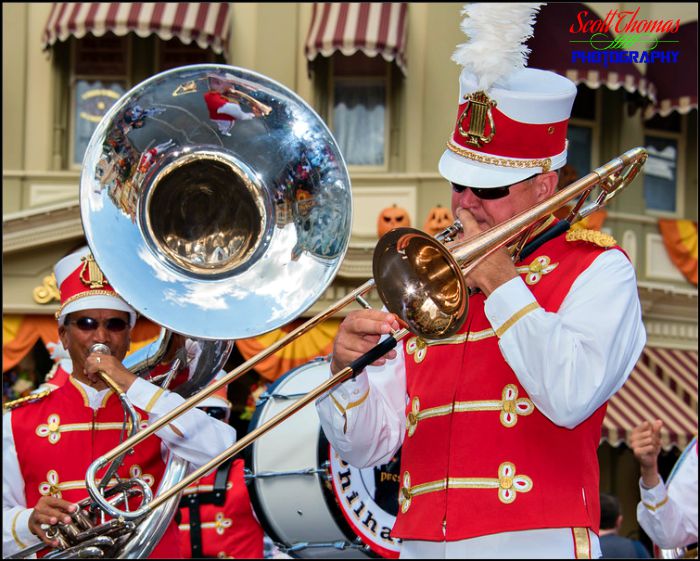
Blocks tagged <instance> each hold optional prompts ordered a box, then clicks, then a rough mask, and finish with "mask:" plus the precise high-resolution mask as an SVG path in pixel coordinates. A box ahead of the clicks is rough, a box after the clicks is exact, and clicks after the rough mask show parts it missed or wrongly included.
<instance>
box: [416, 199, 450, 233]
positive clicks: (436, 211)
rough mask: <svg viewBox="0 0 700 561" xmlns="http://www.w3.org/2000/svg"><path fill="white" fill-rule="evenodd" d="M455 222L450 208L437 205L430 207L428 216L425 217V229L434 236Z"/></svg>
mask: <svg viewBox="0 0 700 561" xmlns="http://www.w3.org/2000/svg"><path fill="white" fill-rule="evenodd" d="M453 222H454V220H453V219H452V213H451V212H450V209H448V208H444V207H442V206H441V205H437V206H434V207H433V208H431V209H430V212H429V213H428V218H426V219H425V224H423V231H424V232H427V233H428V234H430V235H431V236H434V235H435V234H439V233H440V232H442V231H443V230H444V229H445V228H447V227H448V226H451V225H452V223H453Z"/></svg>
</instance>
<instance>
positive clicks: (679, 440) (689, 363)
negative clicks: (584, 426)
mask: <svg viewBox="0 0 700 561" xmlns="http://www.w3.org/2000/svg"><path fill="white" fill-rule="evenodd" d="M697 396H698V353H697V352H696V351H685V350H674V349H664V348H658V347H646V348H645V349H644V351H643V352H642V356H641V357H640V358H639V361H638V362H637V364H636V365H635V367H634V370H632V374H630V377H629V378H628V380H627V381H626V382H625V384H624V385H623V386H622V388H621V389H620V391H619V392H617V393H616V394H615V395H614V396H613V397H612V399H610V401H609V402H608V409H607V413H606V415H605V419H604V421H603V440H607V441H608V442H609V443H610V444H611V445H613V446H618V445H619V444H621V443H622V442H629V438H630V435H631V433H632V429H633V428H634V427H635V426H637V425H639V424H640V423H641V422H642V421H650V420H652V419H661V420H662V421H663V422H664V427H663V428H662V430H661V443H662V446H663V448H664V449H665V450H669V449H671V448H672V447H673V446H677V447H678V448H680V449H681V450H682V449H683V448H685V446H686V445H687V444H688V442H690V441H691V440H692V438H693V436H695V435H696V434H697V431H698V414H697V410H698V397H697Z"/></svg>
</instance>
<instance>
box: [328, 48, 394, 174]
mask: <svg viewBox="0 0 700 561" xmlns="http://www.w3.org/2000/svg"><path fill="white" fill-rule="evenodd" d="M331 69H332V70H331V82H332V90H331V91H332V96H331V97H330V104H331V107H330V111H329V113H330V123H331V129H332V131H333V135H334V136H335V138H336V140H337V142H338V146H339V147H340V151H341V152H342V154H343V156H344V157H345V161H346V163H347V164H348V166H363V168H376V169H386V168H387V166H388V162H387V158H388V138H389V134H388V130H389V103H388V100H389V75H390V66H389V63H387V62H386V61H385V60H384V59H383V58H382V57H381V56H376V57H374V58H369V57H367V56H366V55H364V54H362V53H357V54H355V55H353V56H350V57H347V56H342V55H335V56H334V57H333V58H332V59H331Z"/></svg>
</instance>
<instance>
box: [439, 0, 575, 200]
mask: <svg viewBox="0 0 700 561" xmlns="http://www.w3.org/2000/svg"><path fill="white" fill-rule="evenodd" d="M541 5H542V4H526V3H522V4H515V3H514V4H505V3H483V4H482V3H473V4H468V5H467V6H465V8H464V9H463V10H462V14H463V15H465V16H466V17H465V18H464V20H463V21H462V24H461V28H462V30H463V31H464V33H465V34H466V35H467V37H468V42H467V43H464V44H462V45H459V46H458V47H457V50H456V51H455V53H454V55H453V56H452V60H454V61H455V62H457V63H458V64H460V65H461V66H462V67H463V69H462V72H461V74H460V77H459V101H458V106H459V107H458V111H457V122H456V124H455V128H454V131H453V133H452V135H451V136H450V138H449V140H448V142H447V150H445V152H444V153H443V155H442V157H441V158H440V163H439V165H438V169H439V171H440V174H441V175H442V176H443V177H444V178H445V179H447V180H448V181H450V182H452V183H456V184H458V185H464V186H467V187H480V188H488V187H502V186H505V185H511V184H513V183H517V182H519V181H522V180H524V179H527V178H528V177H531V176H533V175H535V174H538V173H542V172H546V171H552V170H556V169H559V168H561V167H563V166H564V164H566V144H567V142H566V131H567V127H568V123H569V117H570V115H571V108H572V106H573V103H574V98H575V97H576V86H575V85H574V83H573V82H572V81H571V80H569V79H567V78H565V77H563V76H560V75H559V74H555V73H554V72H550V71H546V70H539V69H535V68H526V67H525V62H526V60H527V58H526V57H527V55H528V54H529V52H530V50H529V49H528V48H527V47H525V46H524V43H525V41H526V40H527V39H528V38H529V37H531V36H532V26H533V25H534V21H535V15H536V13H537V11H538V10H539V7H540V6H541Z"/></svg>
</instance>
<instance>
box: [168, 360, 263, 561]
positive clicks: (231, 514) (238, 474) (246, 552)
mask: <svg viewBox="0 0 700 561" xmlns="http://www.w3.org/2000/svg"><path fill="white" fill-rule="evenodd" d="M221 374H225V373H224V372H222V373H220V375H221ZM217 379H218V377H217ZM197 407H198V408H200V409H201V410H203V411H204V412H205V413H206V414H207V415H209V416H211V417H213V418H215V419H218V420H220V421H222V422H224V423H227V424H228V423H229V421H230V419H229V417H230V414H231V402H230V401H229V400H228V398H227V396H226V386H224V387H223V388H220V389H219V390H217V391H215V392H214V393H213V394H212V395H210V396H209V397H207V398H205V399H204V400H202V401H201V402H199V404H198V405H197ZM244 467H245V464H244V461H243V460H242V459H239V458H230V459H228V460H227V461H225V462H224V463H223V464H221V465H220V466H219V467H217V468H216V469H215V470H214V471H212V472H211V473H209V474H207V475H205V476H204V477H202V478H200V479H198V480H197V481H195V482H194V483H192V485H190V486H189V487H187V488H186V489H185V490H184V491H183V493H182V498H181V499H180V510H179V512H178V514H177V515H176V516H177V519H178V526H179V528H180V537H181V539H180V548H181V551H182V557H183V558H193V559H196V558H200V557H218V558H237V559H261V558H262V557H263V538H264V534H263V529H262V527H261V526H260V522H258V519H257V518H256V516H255V513H254V511H253V508H252V506H251V504H250V495H249V494H248V487H247V486H246V482H245V478H244V473H243V470H244Z"/></svg>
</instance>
